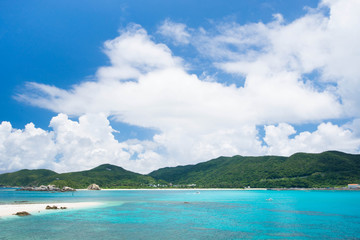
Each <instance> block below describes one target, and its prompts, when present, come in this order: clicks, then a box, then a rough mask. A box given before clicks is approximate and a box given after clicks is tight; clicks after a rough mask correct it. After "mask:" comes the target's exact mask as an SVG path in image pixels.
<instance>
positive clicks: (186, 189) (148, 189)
mask: <svg viewBox="0 0 360 240" xmlns="http://www.w3.org/2000/svg"><path fill="white" fill-rule="evenodd" d="M224 190H229V191H251V190H267V189H266V188H245V189H244V188H129V189H126V188H114V189H101V191H224ZM76 191H93V190H88V189H76Z"/></svg>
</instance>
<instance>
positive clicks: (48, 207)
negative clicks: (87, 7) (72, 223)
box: [45, 205, 67, 210]
mask: <svg viewBox="0 0 360 240" xmlns="http://www.w3.org/2000/svg"><path fill="white" fill-rule="evenodd" d="M45 209H46V210H58V209H62V210H63V209H67V207H57V206H55V205H54V206H49V205H47V206H46V208H45Z"/></svg>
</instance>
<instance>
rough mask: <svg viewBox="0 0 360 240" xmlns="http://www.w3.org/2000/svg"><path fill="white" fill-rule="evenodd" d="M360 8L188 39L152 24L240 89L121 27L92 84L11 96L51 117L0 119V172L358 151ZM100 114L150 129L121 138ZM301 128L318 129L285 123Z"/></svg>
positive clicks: (345, 6)
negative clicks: (43, 125)
mask: <svg viewBox="0 0 360 240" xmlns="http://www.w3.org/2000/svg"><path fill="white" fill-rule="evenodd" d="M359 10H360V3H359V2H358V1H356V0H354V1H350V0H349V1H335V0H333V1H323V2H321V4H320V5H319V6H318V8H317V9H309V10H308V13H307V14H306V15H304V16H303V17H301V18H299V19H296V20H295V21H293V22H290V23H285V21H284V19H283V18H282V16H281V15H280V14H276V15H274V21H272V22H269V23H261V22H260V23H251V24H246V25H239V24H237V23H235V22H231V23H229V22H226V23H217V24H215V25H214V29H208V30H205V29H203V28H199V29H197V30H195V29H194V28H191V29H192V30H191V32H190V31H188V29H190V28H189V27H187V26H186V25H185V24H182V23H175V22H172V21H171V20H169V19H167V20H165V21H164V22H163V24H162V25H161V26H160V27H159V30H158V31H157V33H158V34H161V35H162V36H164V37H167V38H170V39H172V40H173V41H174V43H175V44H178V45H179V44H182V45H191V46H192V47H194V48H195V49H196V50H197V51H198V52H199V55H200V56H202V57H203V58H204V59H206V60H207V61H211V62H212V64H213V65H212V66H211V67H212V68H214V69H217V71H219V72H223V73H226V74H232V75H233V76H234V77H235V78H238V79H239V83H240V82H242V81H243V79H245V82H244V84H239V85H235V84H232V85H229V84H225V83H224V81H211V82H209V81H203V80H202V79H200V77H199V76H197V75H195V74H191V73H189V72H188V70H187V66H188V65H191V64H193V63H191V62H185V60H184V59H182V58H181V57H179V56H175V55H174V54H173V52H172V51H171V49H170V48H169V46H167V45H165V44H163V43H159V42H156V40H155V39H154V36H152V35H150V34H149V33H147V32H146V30H145V29H143V28H142V27H141V26H139V25H136V24H131V25H129V26H128V27H127V28H126V29H123V30H122V31H121V32H120V35H119V37H117V38H115V39H112V40H109V41H106V42H105V44H104V53H105V54H106V55H107V56H108V58H109V59H110V65H109V66H103V67H100V68H99V69H98V71H97V73H96V81H91V82H82V83H80V84H77V85H74V86H72V87H71V89H69V90H64V89H60V88H57V87H55V86H49V85H45V84H39V83H35V82H31V83H28V84H27V86H26V89H25V90H24V92H22V93H21V94H19V95H17V96H16V98H17V99H18V100H19V101H23V102H27V103H30V104H32V105H34V106H38V107H41V108H46V109H49V110H51V111H54V112H56V113H58V115H57V116H55V117H54V118H53V119H52V120H51V122H50V127H51V128H52V130H51V131H44V130H42V129H38V128H35V126H34V125H33V124H28V125H27V126H26V127H25V129H24V130H18V129H13V128H12V127H11V124H10V123H8V122H3V123H2V124H1V125H0V159H1V160H0V171H10V170H16V169H20V168H24V167H28V168H39V167H44V168H51V169H54V170H57V171H70V170H71V171H73V170H81V169H87V168H91V167H95V166H97V165H99V164H101V163H105V162H106V163H113V164H117V165H120V166H123V167H125V168H126V169H129V170H133V171H136V172H142V173H147V172H150V171H151V170H154V169H157V168H159V167H164V166H175V165H179V164H190V163H197V162H200V161H205V160H209V159H210V158H214V157H218V156H220V155H236V154H241V155H264V154H280V155H290V154H292V153H295V152H298V151H305V152H321V151H325V150H330V149H332V150H333V149H336V150H342V151H346V152H352V153H358V152H359V150H360V148H359V147H360V140H359V139H360V138H359V135H358V130H356V126H358V122H359V120H358V118H360V116H359V113H360V111H359V110H360V105H359V102H360V101H359V100H360V99H359V96H360V95H359V94H358V91H357V89H360V88H359V87H360V81H359V77H360V70H359V68H358V66H357V64H358V62H360V59H359V58H360V53H359V51H360V47H359V46H358V45H359V44H358V42H360V31H357V30H356V28H354V26H356V25H357V24H358V23H360V17H359V15H358V12H359ZM68 116H72V117H77V118H78V121H74V120H70V119H69V118H68ZM109 117H111V118H112V119H115V120H116V121H119V122H124V123H128V124H132V125H136V126H140V127H145V128H153V129H157V130H158V131H159V133H158V134H155V135H154V136H153V138H152V140H149V141H139V140H137V139H129V140H127V141H124V142H119V141H118V140H116V139H115V138H114V135H113V133H114V131H115V130H114V129H113V128H112V127H111V126H110V122H109V121H108V118H109ZM334 119H347V120H348V123H346V124H344V125H337V124H334V123H332V122H331V121H332V120H334ZM304 123H312V124H317V125H318V127H317V129H316V130H315V131H313V132H309V131H304V132H299V133H297V132H296V131H295V129H294V127H293V125H295V124H297V125H299V124H304ZM259 129H264V131H265V134H264V136H262V135H261V134H260V131H259ZM120 134H121V133H120ZM37 142H39V144H36V143H37Z"/></svg>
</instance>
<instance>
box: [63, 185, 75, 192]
mask: <svg viewBox="0 0 360 240" xmlns="http://www.w3.org/2000/svg"><path fill="white" fill-rule="evenodd" d="M74 191H76V190H75V189H74V188H71V187H66V186H65V187H63V188H62V189H61V192H74Z"/></svg>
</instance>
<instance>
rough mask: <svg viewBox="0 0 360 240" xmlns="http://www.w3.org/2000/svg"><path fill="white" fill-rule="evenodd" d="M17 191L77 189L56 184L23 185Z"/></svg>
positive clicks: (67, 190)
mask: <svg viewBox="0 0 360 240" xmlns="http://www.w3.org/2000/svg"><path fill="white" fill-rule="evenodd" d="M17 191H47V192H69V191H76V190H75V189H73V188H71V187H63V188H62V189H60V188H58V187H56V186H55V185H47V186H45V185H41V186H40V187H23V188H20V189H17Z"/></svg>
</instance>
